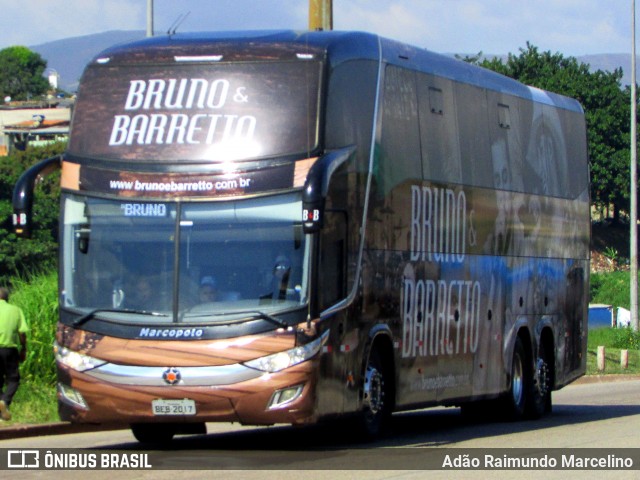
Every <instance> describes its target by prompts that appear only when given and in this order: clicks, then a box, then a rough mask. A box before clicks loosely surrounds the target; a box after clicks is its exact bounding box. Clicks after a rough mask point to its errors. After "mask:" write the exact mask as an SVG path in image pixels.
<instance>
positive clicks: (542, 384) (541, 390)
mask: <svg viewBox="0 0 640 480" xmlns="http://www.w3.org/2000/svg"><path fill="white" fill-rule="evenodd" d="M534 381H535V385H536V388H537V389H538V394H539V395H540V396H541V397H545V396H546V395H547V394H548V393H549V384H550V376H549V366H548V365H547V362H545V361H544V359H543V358H538V361H537V362H536V370H535V379H534Z"/></svg>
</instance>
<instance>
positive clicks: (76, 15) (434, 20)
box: [0, 0, 640, 57]
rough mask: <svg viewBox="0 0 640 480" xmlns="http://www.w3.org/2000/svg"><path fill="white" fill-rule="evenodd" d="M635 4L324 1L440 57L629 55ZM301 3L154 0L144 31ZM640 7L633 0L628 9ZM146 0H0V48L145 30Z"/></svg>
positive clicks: (252, 20) (298, 17)
mask: <svg viewBox="0 0 640 480" xmlns="http://www.w3.org/2000/svg"><path fill="white" fill-rule="evenodd" d="M634 1H635V0H333V10H334V12H333V17H334V30H362V31H367V32H371V33H377V34H379V35H382V36H385V37H389V38H393V39H396V40H400V41H404V42H407V43H411V44H413V45H416V46H419V47H424V48H428V49H429V50H433V51H436V52H440V53H464V54H475V53H479V52H482V53H484V54H487V55H490V54H506V53H515V54H518V53H519V50H520V49H521V48H525V47H526V44H527V42H529V43H530V44H532V45H534V46H536V47H538V49H539V50H541V51H551V52H553V53H556V52H559V53H562V54H563V55H565V56H576V57H577V56H582V55H589V54H598V53H630V52H631V42H632V40H631V38H632V36H631V16H632V15H631V12H632V7H631V6H632V3H633V2H634ZM308 6H309V1H308V0H155V1H154V30H155V32H156V34H158V33H160V34H162V33H165V32H166V31H167V30H168V29H169V27H170V26H171V25H172V24H173V23H174V22H175V21H176V20H177V19H178V18H179V17H181V16H185V15H187V16H186V18H185V19H184V21H183V22H182V24H181V25H180V26H179V28H178V31H182V32H187V31H205V30H242V29H280V28H286V29H295V30H304V29H306V28H307V26H308ZM638 9H639V10H640V3H639V6H638ZM146 10H147V0H65V1H64V2H55V1H52V0H19V1H15V0H0V49H3V48H6V47H9V46H13V45H25V46H29V47H31V46H36V45H40V44H42V43H46V42H50V41H53V40H60V39H63V38H68V37H76V36H83V35H89V34H92V33H101V32H106V31H109V30H146V24H147V23H146V22H147V20H146V18H147V15H146Z"/></svg>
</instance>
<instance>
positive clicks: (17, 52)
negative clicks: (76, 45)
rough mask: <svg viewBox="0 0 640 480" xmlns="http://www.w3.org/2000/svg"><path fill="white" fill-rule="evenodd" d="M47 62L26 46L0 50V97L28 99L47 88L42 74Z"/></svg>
mask: <svg viewBox="0 0 640 480" xmlns="http://www.w3.org/2000/svg"><path fill="white" fill-rule="evenodd" d="M46 68H47V62H46V61H45V60H44V59H43V58H42V57H41V56H40V54H38V53H35V52H32V51H31V50H29V49H28V48H27V47H20V46H16V47H9V48H5V49H3V50H0V99H3V98H5V97H11V98H12V99H13V100H29V99H30V98H33V97H37V96H40V95H43V94H45V93H46V92H47V90H49V88H50V87H49V82H48V81H47V79H46V78H44V76H43V74H44V71H45V69H46Z"/></svg>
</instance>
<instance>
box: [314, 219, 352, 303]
mask: <svg viewBox="0 0 640 480" xmlns="http://www.w3.org/2000/svg"><path fill="white" fill-rule="evenodd" d="M346 246H347V212H345V211H341V210H327V211H326V212H325V225H324V227H323V229H322V231H321V233H320V268H319V269H318V275H319V278H318V285H319V293H320V302H319V303H320V304H319V306H320V310H325V309H327V308H329V307H331V306H332V305H335V304H336V303H337V302H338V301H340V300H342V299H343V298H344V296H345V290H346V264H347V255H346Z"/></svg>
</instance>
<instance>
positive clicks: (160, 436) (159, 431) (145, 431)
mask: <svg viewBox="0 0 640 480" xmlns="http://www.w3.org/2000/svg"><path fill="white" fill-rule="evenodd" d="M131 433H133V436H134V437H135V439H136V440H138V441H139V442H140V443H150V444H163V443H168V442H170V441H171V440H172V439H173V437H174V435H175V433H176V432H175V428H174V427H173V426H172V425H167V424H162V423H133V424H131Z"/></svg>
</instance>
